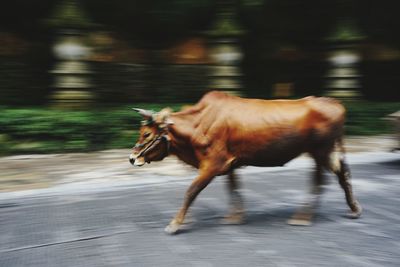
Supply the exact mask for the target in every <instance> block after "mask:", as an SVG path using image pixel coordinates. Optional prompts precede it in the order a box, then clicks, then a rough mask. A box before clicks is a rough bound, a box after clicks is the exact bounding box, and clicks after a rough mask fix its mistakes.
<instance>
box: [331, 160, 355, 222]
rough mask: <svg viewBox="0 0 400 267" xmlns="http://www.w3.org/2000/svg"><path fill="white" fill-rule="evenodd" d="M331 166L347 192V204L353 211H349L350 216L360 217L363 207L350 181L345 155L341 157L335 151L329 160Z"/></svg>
mask: <svg viewBox="0 0 400 267" xmlns="http://www.w3.org/2000/svg"><path fill="white" fill-rule="evenodd" d="M329 168H330V170H331V171H332V172H333V173H335V174H336V175H337V177H338V179H339V184H340V186H341V187H342V189H343V191H344V193H345V196H346V201H347V205H349V207H350V210H351V213H349V217H350V218H353V219H356V218H358V217H360V215H361V213H362V208H361V205H360V204H359V203H358V201H357V200H356V199H355V197H354V195H353V190H352V186H351V182H350V178H351V174H350V169H349V166H348V165H347V163H346V161H345V158H344V156H343V155H342V156H341V157H340V158H339V157H338V155H337V154H336V153H333V154H332V155H331V158H330V161H329Z"/></svg>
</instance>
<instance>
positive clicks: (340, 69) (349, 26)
mask: <svg viewBox="0 0 400 267" xmlns="http://www.w3.org/2000/svg"><path fill="white" fill-rule="evenodd" d="M363 38H364V37H363V36H362V34H361V33H360V31H359V29H358V28H356V26H355V22H354V21H352V20H350V19H339V21H338V24H337V26H336V29H335V31H334V32H333V33H332V34H330V36H328V38H327V42H328V56H327V60H328V62H329V67H328V73H327V74H326V75H325V80H326V82H325V95H327V96H332V97H338V98H345V99H357V98H359V97H360V96H361V74H360V69H359V65H360V62H361V60H362V58H361V53H360V51H359V44H360V41H361V40H363Z"/></svg>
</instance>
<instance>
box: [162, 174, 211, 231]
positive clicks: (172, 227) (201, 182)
mask: <svg viewBox="0 0 400 267" xmlns="http://www.w3.org/2000/svg"><path fill="white" fill-rule="evenodd" d="M215 175H216V173H215V172H213V171H211V170H207V169H206V168H204V169H203V170H200V174H199V176H197V178H196V179H194V181H193V182H192V184H191V185H190V186H189V188H188V190H187V191H186V194H185V199H184V201H183V205H182V208H181V209H180V210H179V212H178V213H177V214H176V216H175V217H174V219H172V221H171V222H170V223H169V224H168V226H167V227H166V228H165V232H167V233H169V234H176V233H177V232H178V231H179V227H180V226H181V225H182V223H183V221H184V219H185V215H186V213H187V211H188V209H189V207H190V204H192V202H193V201H194V200H195V198H196V197H197V195H198V194H199V193H200V192H201V191H202V190H203V189H204V188H205V187H206V186H207V185H208V184H209V183H210V182H211V181H212V179H213V178H214V177H215Z"/></svg>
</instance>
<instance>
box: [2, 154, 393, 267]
mask: <svg viewBox="0 0 400 267" xmlns="http://www.w3.org/2000/svg"><path fill="white" fill-rule="evenodd" d="M350 161H351V162H352V164H351V169H352V173H353V185H354V191H355V195H356V196H357V197H358V199H359V201H360V203H361V204H362V205H363V208H364V213H363V215H362V217H361V218H360V219H358V220H351V219H348V218H346V217H344V215H345V213H346V211H347V206H346V204H345V200H344V194H343V192H342V190H341V189H340V187H339V185H338V183H337V181H336V179H335V177H334V176H331V175H328V177H327V178H328V179H327V180H328V183H327V185H325V191H324V195H323V197H322V199H321V200H322V201H321V205H320V207H319V209H318V215H317V217H316V220H315V223H314V224H313V225H312V226H310V227H294V226H289V225H287V224H286V220H287V219H288V218H289V217H290V215H291V214H292V213H293V212H294V210H295V208H296V207H298V206H299V205H300V203H301V202H302V201H303V200H304V199H305V198H306V195H307V194H306V193H307V192H308V184H309V180H310V179H309V174H310V173H311V167H310V165H309V163H308V162H306V161H304V160H299V161H296V162H295V163H294V164H292V165H289V166H288V167H283V168H270V169H267V168H264V169H262V168H244V169H241V170H240V177H241V178H242V179H241V181H242V189H241V192H242V194H243V196H244V199H245V206H246V209H247V216H246V223H245V224H244V225H236V226H227V225H220V224H219V222H218V221H219V219H220V218H221V217H222V216H223V215H224V213H225V212H226V211H227V207H228V206H227V203H228V199H227V192H226V189H225V182H224V177H223V176H221V177H217V178H216V179H215V180H214V181H213V183H212V184H211V185H210V186H209V187H207V188H206V189H205V191H203V192H202V193H201V194H200V196H199V198H198V199H197V200H196V202H195V203H194V205H193V207H192V209H191V214H190V218H191V221H192V222H191V223H189V224H188V225H187V226H186V229H185V230H184V231H182V232H181V233H180V234H178V235H175V236H169V235H167V234H165V233H164V231H163V229H164V227H165V226H166V225H167V224H168V222H169V220H170V219H171V218H172V217H173V215H174V214H175V212H176V211H177V210H178V208H179V207H180V204H181V201H182V197H183V194H184V191H185V190H186V188H187V187H188V185H189V184H190V179H189V177H179V178H176V177H173V176H171V175H170V174H169V173H167V174H166V175H162V174H157V175H155V174H153V175H150V174H147V176H146V175H143V177H142V179H138V180H135V181H130V182H129V181H128V182H127V181H126V180H124V181H112V180H107V181H100V182H97V183H87V184H85V183H70V184H66V185H59V186H54V187H51V188H45V189H33V190H29V191H17V192H5V193H0V266H1V267H13V266H18V267H19V266H30V267H31V266H38V267H39V266H40V267H45V266H57V267H61V266H85V267H86V266H96V267H97V266H360V267H364V266H367V267H368V266H399V263H400V155H399V154H389V153H375V154H370V155H356V156H354V157H352V156H350ZM142 168H145V167H142ZM177 171H179V170H177ZM188 173H189V174H191V176H192V177H193V176H194V174H195V173H194V171H189V172H188Z"/></svg>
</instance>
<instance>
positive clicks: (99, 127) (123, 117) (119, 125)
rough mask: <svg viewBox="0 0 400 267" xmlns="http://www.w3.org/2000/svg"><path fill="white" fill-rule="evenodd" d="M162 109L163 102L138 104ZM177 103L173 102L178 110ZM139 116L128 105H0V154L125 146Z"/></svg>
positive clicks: (133, 137) (130, 141)
mask: <svg viewBox="0 0 400 267" xmlns="http://www.w3.org/2000/svg"><path fill="white" fill-rule="evenodd" d="M138 107H140V108H146V109H152V110H156V111H157V110H161V109H162V108H163V107H164V105H160V104H158V105H157V104H149V105H138ZM179 107H180V105H178V104H175V105H172V106H171V108H173V109H175V110H178V109H179ZM140 120H141V117H140V116H139V115H137V114H136V113H135V112H134V111H133V110H132V109H131V108H130V107H118V108H108V109H102V110H100V109H99V110H91V111H70V110H55V109H50V108H5V107H3V108H0V154H15V153H61V152H73V151H93V150H101V149H109V148H128V147H131V146H133V144H134V143H135V141H136V138H137V130H138V129H139V127H140Z"/></svg>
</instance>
